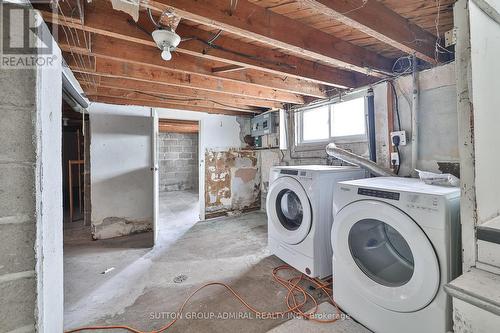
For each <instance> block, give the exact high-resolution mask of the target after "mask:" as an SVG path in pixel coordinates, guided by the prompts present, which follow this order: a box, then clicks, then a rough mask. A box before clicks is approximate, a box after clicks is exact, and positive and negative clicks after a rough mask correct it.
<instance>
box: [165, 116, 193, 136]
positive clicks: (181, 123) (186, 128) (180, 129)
mask: <svg viewBox="0 0 500 333" xmlns="http://www.w3.org/2000/svg"><path fill="white" fill-rule="evenodd" d="M158 129H159V131H160V132H162V133H165V132H170V133H172V132H173V133H198V132H199V131H200V126H199V125H198V122H197V121H185V120H172V119H160V120H159V121H158Z"/></svg>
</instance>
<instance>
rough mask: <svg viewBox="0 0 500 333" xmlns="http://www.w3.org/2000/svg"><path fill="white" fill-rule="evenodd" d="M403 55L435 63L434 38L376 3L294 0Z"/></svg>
mask: <svg viewBox="0 0 500 333" xmlns="http://www.w3.org/2000/svg"><path fill="white" fill-rule="evenodd" d="M296 2H298V3H300V4H302V5H304V7H306V8H314V9H316V10H317V11H319V12H321V13H323V14H325V15H328V16H330V17H331V18H333V19H335V20H337V21H339V22H341V23H343V24H345V25H347V26H349V27H352V28H354V29H356V30H359V31H361V32H363V33H365V34H367V35H370V36H372V37H374V38H376V39H378V40H380V41H381V42H384V43H386V44H388V45H390V46H392V47H394V48H396V49H399V50H401V51H403V52H405V53H409V54H414V53H415V54H416V55H417V57H418V58H420V59H422V60H425V61H427V62H430V63H432V64H435V63H436V62H437V61H436V59H435V54H436V39H437V38H436V36H434V35H433V34H431V33H430V32H428V31H426V30H424V29H422V28H421V27H419V26H418V25H416V24H413V23H411V22H410V21H409V20H408V19H406V18H404V17H402V16H400V15H399V14H397V13H395V12H394V11H392V10H391V9H389V8H388V7H386V6H384V4H382V3H381V2H379V1H365V0H351V1H338V0H296Z"/></svg>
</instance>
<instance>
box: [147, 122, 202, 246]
mask: <svg viewBox="0 0 500 333" xmlns="http://www.w3.org/2000/svg"><path fill="white" fill-rule="evenodd" d="M157 142H158V156H157V157H158V166H159V170H158V171H159V175H158V192H159V205H158V206H159V207H158V208H159V209H158V213H159V214H158V221H157V223H158V227H159V229H158V230H159V234H158V237H159V242H158V243H163V244H168V243H170V241H172V237H176V235H177V236H179V235H182V234H183V233H184V232H185V231H187V230H188V229H189V228H190V227H191V226H193V225H194V224H195V223H196V222H198V221H199V220H200V216H199V213H200V202H199V184H200V174H199V169H200V167H199V166H200V162H199V161H200V156H199V147H200V144H199V143H200V126H199V122H198V121H188V120H178V119H159V121H158V140H157Z"/></svg>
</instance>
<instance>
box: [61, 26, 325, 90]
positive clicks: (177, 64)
mask: <svg viewBox="0 0 500 333" xmlns="http://www.w3.org/2000/svg"><path fill="white" fill-rule="evenodd" d="M61 37H62V38H60V41H59V46H60V48H61V49H62V50H63V51H65V52H76V53H83V54H90V55H91V56H94V57H96V58H102V59H109V60H115V61H120V62H121V63H130V64H136V65H144V66H148V67H151V68H158V69H162V70H169V71H175V72H178V73H187V74H193V75H197V76H202V77H208V78H213V79H215V80H220V81H224V82H230V83H232V82H235V83H243V84H245V83H246V84H248V85H250V86H259V87H263V88H272V89H277V90H281V91H286V92H290V93H294V94H300V95H307V96H313V97H317V98H325V97H327V94H326V92H325V91H324V88H323V87H322V86H320V85H318V84H316V83H313V82H310V81H304V80H300V79H296V78H291V77H281V76H277V75H274V74H269V73H262V72H258V71H255V70H247V71H245V72H234V71H233V72H224V73H213V71H212V68H214V67H215V66H217V64H216V63H214V62H212V61H210V60H206V59H203V58H199V57H193V56H191V55H187V54H175V53H174V54H173V57H172V60H171V61H164V60H163V59H162V58H161V57H160V50H158V49H157V48H156V47H153V46H146V45H139V44H136V43H132V42H127V41H124V40H121V39H117V38H112V37H108V36H103V35H95V36H93V38H92V43H91V51H90V53H89V51H88V50H86V49H85V48H83V47H81V48H78V47H77V48H75V47H74V44H72V43H71V41H69V42H68V41H66V40H65V37H64V36H61Z"/></svg>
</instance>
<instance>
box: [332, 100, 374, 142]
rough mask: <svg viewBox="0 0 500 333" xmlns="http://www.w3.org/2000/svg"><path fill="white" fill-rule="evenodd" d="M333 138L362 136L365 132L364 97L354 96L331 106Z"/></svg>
mask: <svg viewBox="0 0 500 333" xmlns="http://www.w3.org/2000/svg"><path fill="white" fill-rule="evenodd" d="M331 113H332V114H331V128H332V129H331V131H332V137H333V138H339V137H348V136H350V137H353V136H363V135H365V133H366V120H365V99H364V98H356V99H353V100H350V101H347V102H341V103H335V104H333V105H332V107H331Z"/></svg>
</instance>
